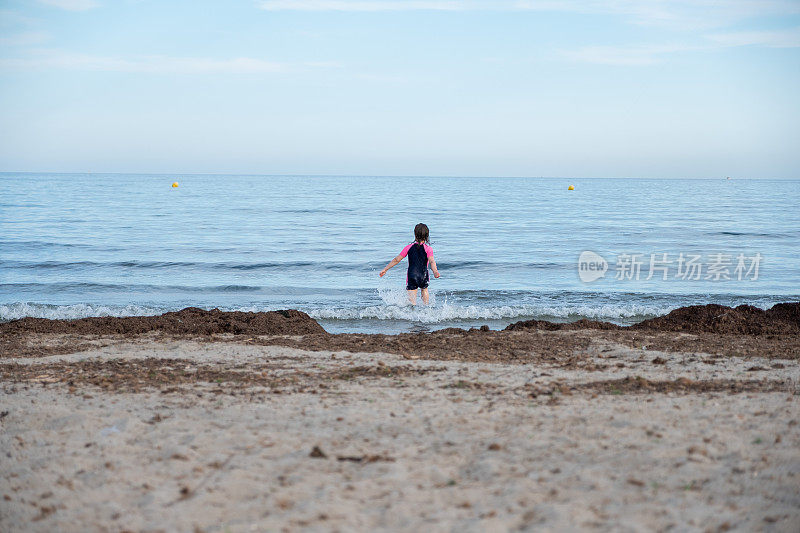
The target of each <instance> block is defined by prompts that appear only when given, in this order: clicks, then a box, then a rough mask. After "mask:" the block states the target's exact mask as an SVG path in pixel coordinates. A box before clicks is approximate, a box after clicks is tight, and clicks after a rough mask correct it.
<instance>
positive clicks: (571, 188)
mask: <svg viewBox="0 0 800 533" xmlns="http://www.w3.org/2000/svg"><path fill="white" fill-rule="evenodd" d="M173 187H175V185H173ZM567 190H568V191H574V190H575V187H573V186H572V185H570V186H569V187H567Z"/></svg>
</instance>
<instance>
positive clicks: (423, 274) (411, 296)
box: [380, 224, 439, 305]
mask: <svg viewBox="0 0 800 533" xmlns="http://www.w3.org/2000/svg"><path fill="white" fill-rule="evenodd" d="M429 244H430V240H429V239H428V226H426V225H425V224H417V225H416V226H414V242H412V243H411V244H409V245H407V246H406V247H405V248H403V250H402V251H401V252H400V255H398V256H397V257H395V258H394V259H392V260H391V262H390V263H389V264H388V265H386V268H384V269H383V270H381V273H380V277H383V276H384V275H385V274H386V271H387V270H389V269H390V268H392V267H393V266H395V265H396V264H397V263H399V262H400V261H402V260H403V258H404V257H405V256H408V274H406V290H407V291H408V300H409V301H410V302H411V305H417V289H422V302H423V303H424V304H425V305H428V302H429V301H430V295H429V294H428V263H430V265H431V268H432V269H433V277H434V278H438V277H439V269H437V268H436V261H434V260H433V248H431V247H430V246H429Z"/></svg>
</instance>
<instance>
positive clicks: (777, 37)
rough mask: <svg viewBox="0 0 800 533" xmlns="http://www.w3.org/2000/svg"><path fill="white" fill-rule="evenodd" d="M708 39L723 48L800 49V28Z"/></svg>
mask: <svg viewBox="0 0 800 533" xmlns="http://www.w3.org/2000/svg"><path fill="white" fill-rule="evenodd" d="M708 39H709V40H711V41H713V42H715V43H717V44H719V45H721V46H766V47H769V48H799V47H800V27H798V28H789V29H786V30H772V31H739V32H732V33H719V34H714V35H709V36H708Z"/></svg>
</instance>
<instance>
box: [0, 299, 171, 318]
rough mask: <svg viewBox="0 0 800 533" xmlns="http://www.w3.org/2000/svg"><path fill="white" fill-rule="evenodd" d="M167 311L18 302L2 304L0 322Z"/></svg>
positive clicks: (156, 313)
mask: <svg viewBox="0 0 800 533" xmlns="http://www.w3.org/2000/svg"><path fill="white" fill-rule="evenodd" d="M165 311H166V309H164V308H160V307H151V306H143V305H98V304H70V305H55V304H37V303H27V302H16V303H11V304H0V321H8V320H17V319H19V318H25V317H36V318H49V319H51V320H59V319H60V320H71V319H75V318H86V317H90V316H149V315H159V314H161V313H164V312H165Z"/></svg>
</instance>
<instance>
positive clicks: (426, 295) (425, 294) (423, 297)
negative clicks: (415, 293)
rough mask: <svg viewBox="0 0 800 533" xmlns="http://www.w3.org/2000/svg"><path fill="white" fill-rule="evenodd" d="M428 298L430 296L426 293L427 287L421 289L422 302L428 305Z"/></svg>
mask: <svg viewBox="0 0 800 533" xmlns="http://www.w3.org/2000/svg"><path fill="white" fill-rule="evenodd" d="M430 299H431V296H430V294H428V289H427V287H426V288H424V289H422V303H424V304H425V305H428V302H429V301H430Z"/></svg>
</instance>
